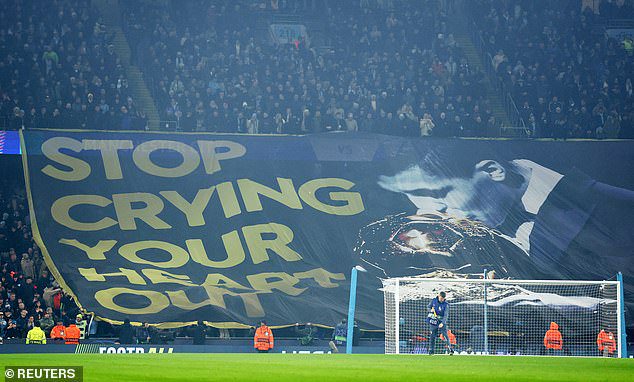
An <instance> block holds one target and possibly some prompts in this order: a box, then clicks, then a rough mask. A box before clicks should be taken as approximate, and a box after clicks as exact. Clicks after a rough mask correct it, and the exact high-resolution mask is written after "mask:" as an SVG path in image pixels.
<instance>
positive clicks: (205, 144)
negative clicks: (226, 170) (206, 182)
mask: <svg viewBox="0 0 634 382" xmlns="http://www.w3.org/2000/svg"><path fill="white" fill-rule="evenodd" d="M198 148H199V150H200V155H201V156H202V158H203V165H204V166H205V171H206V172H207V174H213V173H215V172H217V171H220V161H221V160H225V159H234V158H239V157H241V156H243V155H244V154H246V152H247V149H246V147H244V146H242V145H241V144H239V143H237V142H232V141H222V140H220V141H198ZM219 149H221V150H222V151H220V150H219ZM219 151H220V152H219Z"/></svg>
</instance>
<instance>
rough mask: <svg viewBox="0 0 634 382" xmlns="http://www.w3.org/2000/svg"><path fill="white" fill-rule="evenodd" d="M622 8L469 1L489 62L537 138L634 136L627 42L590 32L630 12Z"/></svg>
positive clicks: (543, 0)
mask: <svg viewBox="0 0 634 382" xmlns="http://www.w3.org/2000/svg"><path fill="white" fill-rule="evenodd" d="M615 3H620V5H619V6H615V5H614V4H615ZM625 3H626V2H621V1H619V2H611V1H602V2H601V6H600V7H599V14H595V13H593V10H592V9H591V8H590V7H586V8H584V9H581V8H580V7H579V2H578V1H564V2H558V3H557V4H556V5H554V4H553V3H552V2H549V1H547V0H537V1H526V0H511V1H505V0H477V1H473V2H469V3H467V6H468V9H467V12H468V13H469V14H471V15H472V16H473V20H474V22H475V26H476V28H477V29H478V33H479V35H480V37H478V38H481V41H483V44H484V49H485V51H487V52H488V54H489V55H491V56H492V59H491V67H492V69H493V70H494V71H495V72H496V74H497V76H498V78H499V79H500V80H501V81H502V82H503V83H504V85H505V88H507V89H509V90H510V93H511V95H512V97H513V98H514V100H515V103H516V104H517V105H520V104H521V105H523V106H522V107H521V108H520V110H519V112H520V113H519V114H520V116H521V118H522V119H523V121H524V123H525V125H526V126H527V129H528V130H529V131H530V132H531V133H532V134H533V136H536V137H552V138H562V139H565V138H604V137H605V138H607V137H613V138H627V137H630V136H632V134H633V132H634V126H633V125H632V123H631V121H632V115H633V113H634V102H632V97H631V93H632V91H631V82H632V74H631V73H634V61H633V60H632V59H631V55H630V53H629V51H628V48H627V41H625V40H619V39H618V38H615V37H612V36H610V34H596V33H593V28H594V27H595V23H600V20H601V19H605V18H606V17H607V18H612V17H615V15H616V14H615V13H614V11H615V9H618V10H619V11H622V12H625V13H624V14H631V12H632V7H631V4H629V5H628V4H625ZM618 17H619V18H621V17H623V15H619V16H618ZM628 84H629V85H628ZM544 100H550V101H549V102H548V105H545V103H546V102H545V101H544ZM544 106H547V107H544ZM587 110H591V111H592V113H591V114H592V115H591V116H590V115H588V113H587ZM544 113H546V114H544ZM531 114H532V117H531ZM610 116H611V117H612V118H611V120H610V121H608V119H609V117H610ZM624 119H625V120H626V121H627V124H626V125H623V124H622V121H623V120H624ZM619 122H621V123H619ZM608 124H609V126H606V125H608ZM619 125H620V126H619Z"/></svg>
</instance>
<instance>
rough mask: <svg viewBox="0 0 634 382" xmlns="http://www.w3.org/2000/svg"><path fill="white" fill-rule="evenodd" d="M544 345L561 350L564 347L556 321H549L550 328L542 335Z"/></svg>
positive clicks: (547, 347)
mask: <svg viewBox="0 0 634 382" xmlns="http://www.w3.org/2000/svg"><path fill="white" fill-rule="evenodd" d="M544 346H545V347H546V349H552V350H561V349H563V347H564V340H563V338H562V337H561V332H560V331H559V325H557V323H556V322H551V323H550V330H548V331H547V332H546V335H545V336H544Z"/></svg>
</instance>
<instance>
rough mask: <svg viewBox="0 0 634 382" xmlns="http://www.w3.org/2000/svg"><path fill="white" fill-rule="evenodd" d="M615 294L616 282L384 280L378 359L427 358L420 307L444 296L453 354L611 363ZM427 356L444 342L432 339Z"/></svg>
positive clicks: (617, 322) (615, 346)
mask: <svg viewBox="0 0 634 382" xmlns="http://www.w3.org/2000/svg"><path fill="white" fill-rule="evenodd" d="M619 289H620V284H619V282H618V281H562V280H558V281H554V280H494V279H487V280H485V279H424V278H395V279H387V280H384V281H383V293H384V302H385V353H386V354H399V353H403V354H426V353H428V352H429V350H430V349H429V341H430V338H429V337H430V326H429V324H428V323H427V321H426V319H427V315H428V313H429V311H430V310H429V309H428V308H427V306H428V304H429V303H430V301H431V299H433V298H434V297H436V296H437V295H438V293H439V292H441V291H444V292H445V293H446V298H447V302H448V303H449V317H448V321H447V329H448V330H449V331H450V333H449V337H450V340H451V341H452V342H455V345H454V346H453V347H454V350H455V351H456V352H457V353H460V354H498V355H561V356H603V357H618V354H619V350H620V347H621V343H620V339H621V335H620V334H621V333H620V331H621V319H622V316H621V312H620V310H621V308H620V306H621V304H620V300H619V299H620V296H621V295H620V293H619V292H620V291H619ZM549 329H553V330H556V331H558V332H559V333H560V334H561V346H557V344H556V343H557V341H556V339H557V334H556V333H553V332H550V334H549V335H548V336H547V334H546V333H547V331H548V330H549ZM546 337H547V338H548V340H547V341H546V342H547V343H548V346H547V345H546V342H545V338H546ZM434 350H435V353H436V354H439V353H444V352H446V351H447V349H446V343H445V342H444V341H442V340H441V339H437V340H436V348H435V349H434Z"/></svg>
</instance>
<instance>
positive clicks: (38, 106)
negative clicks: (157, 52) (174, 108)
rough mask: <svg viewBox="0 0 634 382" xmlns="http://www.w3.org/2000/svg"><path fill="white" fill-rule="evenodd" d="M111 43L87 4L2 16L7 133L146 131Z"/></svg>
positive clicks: (64, 3)
mask: <svg viewBox="0 0 634 382" xmlns="http://www.w3.org/2000/svg"><path fill="white" fill-rule="evenodd" d="M145 124H146V118H145V114H144V112H143V111H142V110H137V108H136V105H135V102H134V100H133V99H132V97H131V95H130V92H129V91H128V81H127V78H126V76H125V70H124V67H123V65H122V64H121V61H120V59H119V58H118V57H117V55H116V54H115V52H114V47H113V45H112V44H111V35H110V34H109V33H108V31H107V28H106V27H105V25H104V23H103V22H102V21H101V19H100V18H99V16H98V12H97V11H96V10H95V9H94V7H91V5H90V2H89V1H84V0H52V1H45V2H38V1H21V0H11V1H6V2H3V6H2V9H0V127H4V128H5V129H13V130H16V129H20V128H31V127H56V128H67V129H72V128H91V129H106V128H108V129H126V130H131V129H142V128H144V127H145Z"/></svg>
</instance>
